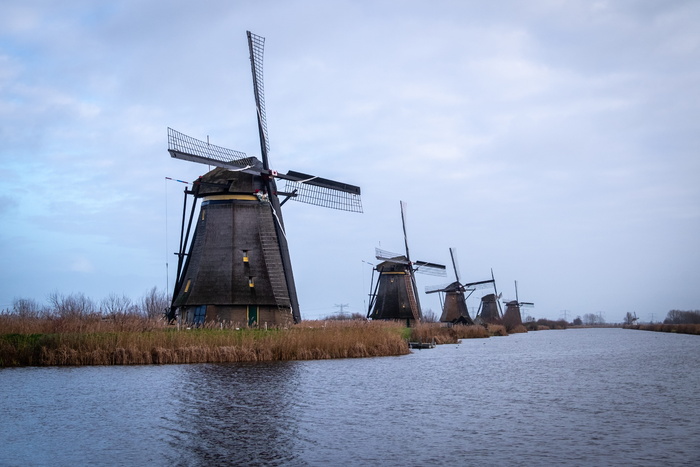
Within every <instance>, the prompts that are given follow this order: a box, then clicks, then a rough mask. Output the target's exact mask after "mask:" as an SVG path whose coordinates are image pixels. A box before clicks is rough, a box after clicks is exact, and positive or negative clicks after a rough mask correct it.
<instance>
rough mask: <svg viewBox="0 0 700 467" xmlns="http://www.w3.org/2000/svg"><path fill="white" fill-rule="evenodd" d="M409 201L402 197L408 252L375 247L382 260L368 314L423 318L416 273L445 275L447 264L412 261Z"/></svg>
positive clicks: (404, 232) (402, 218)
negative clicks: (409, 244)
mask: <svg viewBox="0 0 700 467" xmlns="http://www.w3.org/2000/svg"><path fill="white" fill-rule="evenodd" d="M405 211H406V203H404V202H403V201H401V224H402V225H403V239H404V245H405V247H406V254H405V255H402V254H399V253H391V252H389V251H385V250H380V249H379V248H377V249H376V251H375V254H376V258H377V259H378V260H381V261H382V262H381V263H379V264H377V266H376V267H375V268H374V269H373V270H372V284H375V283H374V271H377V273H378V274H379V276H378V277H377V282H376V285H375V286H374V291H373V292H371V293H370V303H369V308H368V310H367V317H368V318H371V319H384V320H401V321H405V322H406V324H407V325H409V326H410V325H411V323H413V322H416V321H420V320H421V319H422V318H423V313H422V311H421V308H420V301H419V299H418V289H417V286H416V278H415V275H414V274H415V273H416V272H418V273H422V274H431V275H437V276H444V275H445V266H444V265H442V264H437V263H429V262H426V261H415V262H414V261H411V257H410V254H409V251H408V239H407V236H406V213H405Z"/></svg>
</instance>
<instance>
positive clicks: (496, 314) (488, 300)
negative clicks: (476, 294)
mask: <svg viewBox="0 0 700 467" xmlns="http://www.w3.org/2000/svg"><path fill="white" fill-rule="evenodd" d="M491 280H492V281H493V293H492V294H487V295H484V296H483V297H481V303H480V304H479V310H478V311H477V312H476V317H475V318H474V322H475V323H477V324H502V323H503V318H502V315H503V312H502V310H501V303H500V302H499V300H500V299H501V294H499V293H498V290H497V289H496V279H495V278H494V276H493V269H491Z"/></svg>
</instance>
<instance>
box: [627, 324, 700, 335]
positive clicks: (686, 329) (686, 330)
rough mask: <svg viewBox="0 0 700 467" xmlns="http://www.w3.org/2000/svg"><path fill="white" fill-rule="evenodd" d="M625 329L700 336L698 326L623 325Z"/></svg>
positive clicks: (699, 325) (699, 327) (699, 326)
mask: <svg viewBox="0 0 700 467" xmlns="http://www.w3.org/2000/svg"><path fill="white" fill-rule="evenodd" d="M623 328H625V329H638V330H640V331H656V332H675V333H678V334H695V335H700V324H661V323H654V324H632V325H624V326H623Z"/></svg>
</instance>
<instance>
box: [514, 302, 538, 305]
mask: <svg viewBox="0 0 700 467" xmlns="http://www.w3.org/2000/svg"><path fill="white" fill-rule="evenodd" d="M518 305H520V306H535V304H534V303H532V302H518Z"/></svg>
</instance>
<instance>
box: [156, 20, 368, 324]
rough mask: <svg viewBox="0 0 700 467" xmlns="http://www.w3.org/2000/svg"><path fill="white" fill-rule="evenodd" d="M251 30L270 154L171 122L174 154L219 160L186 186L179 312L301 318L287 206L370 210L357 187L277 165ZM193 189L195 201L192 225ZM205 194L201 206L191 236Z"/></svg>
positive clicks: (243, 318)
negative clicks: (280, 183)
mask: <svg viewBox="0 0 700 467" xmlns="http://www.w3.org/2000/svg"><path fill="white" fill-rule="evenodd" d="M247 35H248V48H249V51H250V61H251V71H252V75H253V91H254V95H255V105H256V108H257V121H258V136H259V139H260V151H261V158H262V160H258V159H257V158H255V157H251V156H248V155H246V154H245V153H243V152H240V151H235V150H232V149H227V148H224V147H220V146H215V145H213V144H210V143H209V142H208V141H201V140H198V139H195V138H192V137H190V136H187V135H184V134H182V133H180V132H177V131H175V130H173V129H171V128H168V152H170V155H171V156H172V157H174V158H176V159H182V160H186V161H191V162H198V163H202V164H207V165H209V166H214V167H215V168H214V169H213V170H211V171H209V172H207V173H206V174H205V175H203V176H201V177H199V179H198V180H196V181H195V182H194V183H193V188H192V189H191V190H185V203H184V206H183V216H182V227H181V232H180V248H179V252H178V253H177V255H178V265H177V278H176V283H175V287H174V290H173V301H172V304H171V311H170V318H171V319H174V317H175V316H176V315H177V313H178V311H179V312H180V316H181V317H182V318H184V319H185V320H186V321H188V322H195V323H202V322H204V321H205V320H206V321H213V320H218V321H231V322H236V323H247V324H249V325H254V324H255V323H262V322H266V323H270V324H288V323H290V322H292V321H293V322H295V323H297V322H299V321H300V320H301V314H300V312H299V302H298V298H297V292H296V286H295V283H294V275H293V273H292V264H291V258H290V254H289V245H288V243H287V236H286V234H285V226H284V221H283V219H282V211H281V209H280V207H281V206H282V205H283V204H284V203H285V202H286V201H287V200H290V199H292V200H295V201H300V202H304V203H309V204H314V205H318V206H323V207H329V208H334V209H340V210H345V211H351V212H362V204H361V201H360V188H359V187H357V186H353V185H348V184H345V183H341V182H336V181H333V180H328V179H324V178H320V177H316V176H312V175H308V174H304V173H301V172H294V171H289V172H287V173H286V174H281V173H278V172H277V171H275V170H272V169H271V168H270V167H271V164H270V161H269V157H268V153H269V150H270V146H269V142H268V134H267V121H266V116H265V97H264V87H263V69H262V59H263V50H264V44H265V39H264V38H263V37H261V36H257V35H255V34H253V33H251V32H250V31H248V32H247ZM278 178H279V179H284V180H285V181H286V185H285V191H284V192H281V191H278V189H277V183H276V179H278ZM188 195H191V196H192V197H193V202H192V207H191V211H190V214H189V221H188V222H187V227H186V228H185V218H186V211H187V197H188ZM280 197H284V199H283V200H281V201H280ZM197 201H201V207H200V211H199V215H198V216H197V217H196V225H195V227H194V233H193V235H192V238H191V239H190V231H191V228H192V223H193V219H194V213H195V206H196V205H197ZM188 245H189V249H187V248H188V247H187V246H188ZM186 250H187V251H186Z"/></svg>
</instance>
